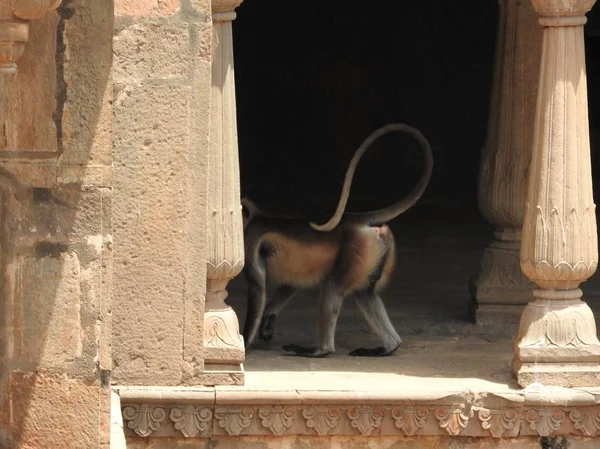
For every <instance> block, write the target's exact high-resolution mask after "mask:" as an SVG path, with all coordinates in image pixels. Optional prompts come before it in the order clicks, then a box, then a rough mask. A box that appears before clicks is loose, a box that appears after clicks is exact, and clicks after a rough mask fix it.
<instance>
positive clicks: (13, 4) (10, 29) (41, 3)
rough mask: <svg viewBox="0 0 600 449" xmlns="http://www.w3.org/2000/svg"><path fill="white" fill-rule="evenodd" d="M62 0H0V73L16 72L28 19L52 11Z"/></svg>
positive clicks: (23, 44)
mask: <svg viewBox="0 0 600 449" xmlns="http://www.w3.org/2000/svg"><path fill="white" fill-rule="evenodd" d="M61 1H62V0H16V1H14V0H13V1H9V0H1V1H0V73H16V72H17V64H16V61H17V60H18V59H19V58H20V57H21V55H22V54H23V52H24V51H25V43H26V42H27V41H28V40H29V21H30V20H36V19H39V18H41V17H43V16H44V15H46V14H48V13H49V12H50V11H54V10H55V9H56V8H58V5H60V2H61Z"/></svg>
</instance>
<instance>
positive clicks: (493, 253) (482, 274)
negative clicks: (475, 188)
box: [470, 0, 542, 328]
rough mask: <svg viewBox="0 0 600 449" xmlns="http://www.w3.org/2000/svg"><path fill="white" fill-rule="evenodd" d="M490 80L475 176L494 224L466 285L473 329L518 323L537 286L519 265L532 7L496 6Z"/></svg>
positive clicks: (533, 58) (533, 49) (534, 59)
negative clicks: (476, 269)
mask: <svg viewBox="0 0 600 449" xmlns="http://www.w3.org/2000/svg"><path fill="white" fill-rule="evenodd" d="M498 3H499V6H500V11H499V12H500V14H499V24H498V36H497V40H496V58H495V64H494V79H493V84H492V98H491V104H490V115H489V121H488V131H487V138H486V143H485V146H484V148H483V154H482V159H481V167H480V172H479V209H480V211H481V213H482V214H483V216H484V217H485V218H486V219H487V220H488V221H489V222H490V223H492V224H493V225H494V228H495V229H494V239H493V241H492V243H491V244H490V245H489V246H488V247H486V248H485V250H484V252H483V256H482V261H481V267H480V270H479V273H478V274H477V276H475V278H474V279H472V280H471V285H470V290H471V296H472V301H471V303H470V309H471V312H472V315H473V317H474V319H475V321H476V323H477V324H481V325H498V324H502V325H506V324H507V323H513V324H514V325H515V328H516V326H517V325H518V323H519V317H520V316H521V312H522V311H523V308H524V307H525V305H526V304H527V303H528V302H529V301H530V300H531V299H532V294H531V292H532V290H533V288H534V285H533V284H532V283H531V282H530V281H529V280H528V279H527V278H526V277H525V276H524V275H523V272H522V271H521V267H520V266H519V251H520V249H521V229H522V226H523V215H524V210H525V196H526V191H527V172H528V169H529V163H530V160H531V140H532V137H533V132H532V130H533V121H534V116H535V103H536V92H537V84H538V79H539V66H540V54H541V47H542V45H541V43H542V27H540V25H539V24H538V22H537V18H538V16H537V13H536V12H535V10H534V9H533V7H532V5H531V4H530V3H529V1H526V2H521V1H519V0H499V2H498Z"/></svg>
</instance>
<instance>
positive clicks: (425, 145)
mask: <svg viewBox="0 0 600 449" xmlns="http://www.w3.org/2000/svg"><path fill="white" fill-rule="evenodd" d="M390 132H405V133H408V134H410V135H411V136H413V137H414V138H415V139H416V140H417V142H419V145H421V149H422V150H423V154H424V156H425V167H424V169H423V174H422V175H421V178H419V181H418V182H417V184H416V185H415V186H414V187H413V189H412V191H411V192H410V193H409V194H408V195H407V196H405V197H404V198H403V199H401V200H400V201H398V202H397V203H394V204H392V205H391V206H388V207H384V208H383V209H378V210H374V211H371V212H364V213H357V214H352V215H353V220H358V221H362V222H364V223H367V224H369V225H377V224H383V223H386V222H388V221H390V220H393V219H394V218H396V217H397V216H398V215H400V214H402V213H404V212H406V211H407V210H408V209H410V208H411V207H413V206H414V205H415V203H416V202H417V201H418V200H419V198H421V195H423V192H424V191H425V189H426V188H427V186H428V185H429V181H430V179H431V172H432V171H433V153H432V151H431V145H429V142H428V141H427V139H426V138H425V137H424V136H423V134H422V133H421V131H419V130H418V129H416V128H413V127H412V126H410V125H406V124H404V123H391V124H389V125H385V126H382V127H381V128H379V129H377V130H375V131H373V132H372V133H371V135H370V136H369V137H367V138H366V139H365V141H364V142H363V143H362V145H361V146H360V147H359V148H358V149H357V150H356V153H354V156H353V157H352V160H351V161H350V165H349V166H348V170H347V171H346V177H345V179H344V186H343V187H342V194H341V196H340V201H339V203H338V206H337V209H336V211H335V214H334V215H333V217H331V218H330V219H329V221H328V222H327V223H325V224H322V225H319V224H317V223H314V222H310V223H309V224H310V227H311V228H313V229H315V230H317V231H331V230H333V229H334V228H335V227H336V226H337V225H338V224H339V222H340V220H341V219H342V216H343V215H344V211H345V210H346V203H347V202H348V197H349V196H350V187H351V186H352V178H353V177H354V171H355V170H356V166H357V165H358V162H359V161H360V158H361V157H362V155H363V154H364V152H365V151H366V150H367V148H369V147H370V146H371V145H372V144H373V142H375V141H376V140H377V139H379V138H380V137H381V136H384V135H385V134H388V133H390Z"/></svg>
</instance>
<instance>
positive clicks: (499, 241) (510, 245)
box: [469, 229, 535, 330]
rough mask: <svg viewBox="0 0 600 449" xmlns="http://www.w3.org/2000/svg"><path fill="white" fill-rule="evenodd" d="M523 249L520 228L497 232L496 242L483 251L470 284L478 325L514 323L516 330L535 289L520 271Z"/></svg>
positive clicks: (472, 303) (473, 310)
mask: <svg viewBox="0 0 600 449" xmlns="http://www.w3.org/2000/svg"><path fill="white" fill-rule="evenodd" d="M520 251H521V230H520V229H507V230H504V231H499V232H495V233H494V241H493V242H492V243H491V244H490V245H488V246H487V247H486V248H485V250H484V251H483V256H482V260H481V268H480V270H479V273H477V275H476V276H474V277H473V278H471V280H470V284H469V287H470V292H471V301H470V304H469V310H470V313H471V316H472V318H473V319H474V321H475V323H476V324H478V325H483V326H498V325H501V326H506V325H513V326H514V327H515V330H516V327H517V326H518V324H519V321H520V319H521V313H522V312H523V309H524V308H525V306H526V305H527V303H528V302H529V301H531V300H532V299H533V295H532V293H531V292H532V290H533V289H534V288H535V284H534V283H533V282H531V281H530V280H529V279H527V277H526V276H525V275H524V274H523V272H522V271H521V265H520V262H519V253H520Z"/></svg>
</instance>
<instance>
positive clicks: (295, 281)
mask: <svg viewBox="0 0 600 449" xmlns="http://www.w3.org/2000/svg"><path fill="white" fill-rule="evenodd" d="M390 132H405V133H408V134H410V135H411V136H412V137H413V138H415V139H416V140H417V142H418V143H419V145H420V147H421V149H422V151H423V154H424V157H425V164H424V168H423V172H422V174H421V177H420V178H419V180H418V182H417V183H416V184H415V186H414V187H413V189H412V190H411V192H409V194H408V195H407V196H406V197H404V198H403V199H401V200H399V201H398V202H396V203H394V204H392V205H391V206H387V207H384V208H382V209H378V210H375V211H370V212H362V213H350V212H345V208H346V203H347V201H348V197H349V195H350V187H351V184H352V178H353V176H354V171H355V170H356V166H357V165H358V162H359V160H360V158H361V156H362V155H363V153H364V152H365V151H366V150H367V149H368V148H369V147H370V146H371V145H372V144H373V142H374V141H375V140H377V139H378V138H380V137H381V136H383V135H385V134H388V133H390ZM432 170H433V154H432V151H431V146H430V144H429V142H428V140H427V139H426V138H425V137H424V136H423V134H422V133H421V132H420V131H419V130H417V129H416V128H414V127H412V126H410V125H407V124H403V123H391V124H388V125H385V126H383V127H381V128H378V129H376V130H375V131H373V132H372V133H371V134H370V135H369V136H368V137H367V138H366V139H365V140H364V142H363V143H362V144H361V146H360V147H359V148H358V149H357V150H356V152H355V154H354V156H353V157H352V159H351V161H350V164H349V166H348V169H347V171H346V175H345V179H344V184H343V187H342V192H341V195H340V199H339V202H338V206H337V208H336V211H335V213H334V214H333V216H332V217H331V218H330V220H329V221H327V222H326V223H324V224H322V225H320V224H317V223H316V222H314V221H308V220H306V219H301V218H296V217H293V216H286V215H274V214H270V213H267V212H265V211H263V210H261V209H260V208H259V207H257V206H256V204H255V203H254V202H253V201H251V200H250V199H248V198H242V199H241V206H242V218H243V228H244V250H245V264H244V276H245V278H246V280H247V283H248V294H247V314H246V321H245V324H244V330H243V337H244V341H245V345H246V347H247V348H248V347H251V346H252V344H253V342H254V340H255V338H256V336H257V334H259V338H260V339H261V340H263V341H267V342H268V341H270V340H271V339H272V338H273V331H274V323H275V319H276V317H277V315H278V314H279V313H280V312H281V310H282V309H283V308H284V307H285V306H286V304H288V303H289V301H290V300H291V299H292V298H293V297H294V296H295V295H296V294H297V293H298V292H299V291H301V290H304V289H309V288H313V287H320V290H321V291H320V306H319V308H320V310H319V315H318V325H317V342H316V346H312V347H303V346H299V345H295V344H290V345H284V346H283V349H284V351H286V352H288V353H291V354H292V355H296V356H301V357H327V356H328V355H330V354H333V353H334V352H335V329H336V325H337V321H338V317H339V313H340V310H341V306H342V303H343V300H344V299H345V298H348V297H352V298H353V299H354V302H355V305H356V306H357V308H358V310H359V311H360V312H361V314H362V315H363V317H364V318H365V319H366V321H367V323H368V324H369V326H370V328H371V330H372V331H373V332H374V333H375V334H376V335H377V336H378V337H379V338H380V339H381V342H382V345H381V346H378V347H375V348H358V349H355V350H353V351H351V352H350V355H351V356H363V357H384V356H390V355H392V354H393V353H394V352H395V351H396V350H397V349H398V347H399V346H400V344H401V343H402V339H401V338H400V336H399V335H398V333H397V332H396V330H395V328H394V326H393V324H392V322H391V321H390V318H389V316H388V314H387V311H386V308H385V305H384V303H383V300H382V299H381V297H380V293H381V292H382V290H383V289H384V287H385V286H386V285H387V283H388V281H389V278H390V275H391V273H392V271H393V269H394V267H395V251H396V248H395V240H394V235H393V233H392V231H391V230H390V228H389V227H388V225H387V222H389V221H390V220H392V219H394V218H396V217H397V216H399V215H400V214H402V213H404V212H406V211H407V210H408V209H410V208H411V207H412V206H414V205H415V204H416V202H417V201H418V200H419V199H420V197H421V196H422V195H423V193H424V191H425V189H426V188H427V186H428V184H429V181H430V179H431V173H432ZM268 286H271V287H273V288H274V290H275V292H274V296H273V298H272V299H271V300H270V302H269V303H268V305H267V297H266V296H267V293H266V291H267V287H268Z"/></svg>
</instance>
